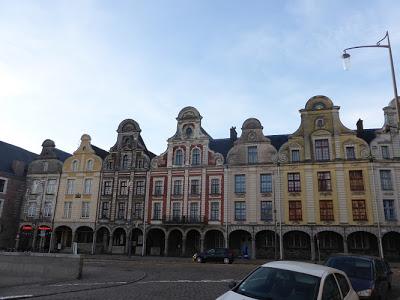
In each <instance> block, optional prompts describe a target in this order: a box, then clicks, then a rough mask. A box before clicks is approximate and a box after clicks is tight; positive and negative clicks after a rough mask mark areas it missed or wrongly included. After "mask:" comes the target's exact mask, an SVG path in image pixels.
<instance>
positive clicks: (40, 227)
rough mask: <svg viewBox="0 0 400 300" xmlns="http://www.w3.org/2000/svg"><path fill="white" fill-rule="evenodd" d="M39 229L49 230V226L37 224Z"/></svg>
mask: <svg viewBox="0 0 400 300" xmlns="http://www.w3.org/2000/svg"><path fill="white" fill-rule="evenodd" d="M39 230H46V231H47V230H51V228H50V227H49V226H39Z"/></svg>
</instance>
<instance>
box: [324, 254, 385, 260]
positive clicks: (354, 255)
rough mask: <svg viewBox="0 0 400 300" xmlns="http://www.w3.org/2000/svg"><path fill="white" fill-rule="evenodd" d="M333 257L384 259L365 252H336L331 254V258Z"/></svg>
mask: <svg viewBox="0 0 400 300" xmlns="http://www.w3.org/2000/svg"><path fill="white" fill-rule="evenodd" d="M331 257H350V258H360V259H365V260H374V259H377V260H382V259H381V258H380V257H378V256H372V255H364V254H351V253H336V254H333V255H331V256H329V258H331ZM329 258H328V259H329Z"/></svg>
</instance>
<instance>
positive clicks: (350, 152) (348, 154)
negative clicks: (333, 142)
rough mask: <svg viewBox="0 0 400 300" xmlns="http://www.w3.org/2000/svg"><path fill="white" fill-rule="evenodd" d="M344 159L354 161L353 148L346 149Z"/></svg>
mask: <svg viewBox="0 0 400 300" xmlns="http://www.w3.org/2000/svg"><path fill="white" fill-rule="evenodd" d="M346 158H347V159H350V160H354V159H356V153H355V151H354V147H353V146H351V147H350V146H349V147H346Z"/></svg>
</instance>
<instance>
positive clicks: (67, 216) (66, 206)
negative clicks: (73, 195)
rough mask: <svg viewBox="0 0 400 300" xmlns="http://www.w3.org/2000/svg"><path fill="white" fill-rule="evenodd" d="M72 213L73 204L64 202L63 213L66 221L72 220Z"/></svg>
mask: <svg viewBox="0 0 400 300" xmlns="http://www.w3.org/2000/svg"><path fill="white" fill-rule="evenodd" d="M71 211H72V202H70V201H68V202H64V213H63V218H64V219H71Z"/></svg>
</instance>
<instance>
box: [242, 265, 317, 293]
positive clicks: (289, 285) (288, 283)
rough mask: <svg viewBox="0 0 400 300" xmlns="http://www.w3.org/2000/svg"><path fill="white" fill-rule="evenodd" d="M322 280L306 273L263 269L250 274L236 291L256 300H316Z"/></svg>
mask: <svg viewBox="0 0 400 300" xmlns="http://www.w3.org/2000/svg"><path fill="white" fill-rule="evenodd" d="M319 284H320V278H319V277H316V276H312V275H308V274H304V273H299V272H294V271H290V270H281V269H276V268H269V267H261V268H258V269H257V270H255V271H254V272H253V273H252V274H250V275H249V276H248V277H247V278H246V279H245V280H244V281H243V282H242V283H241V284H239V286H238V287H237V288H236V289H235V290H234V291H235V292H236V293H238V294H241V295H245V296H248V297H251V298H255V299H274V300H284V299H302V300H314V299H316V297H317V296H318V291H319Z"/></svg>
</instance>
